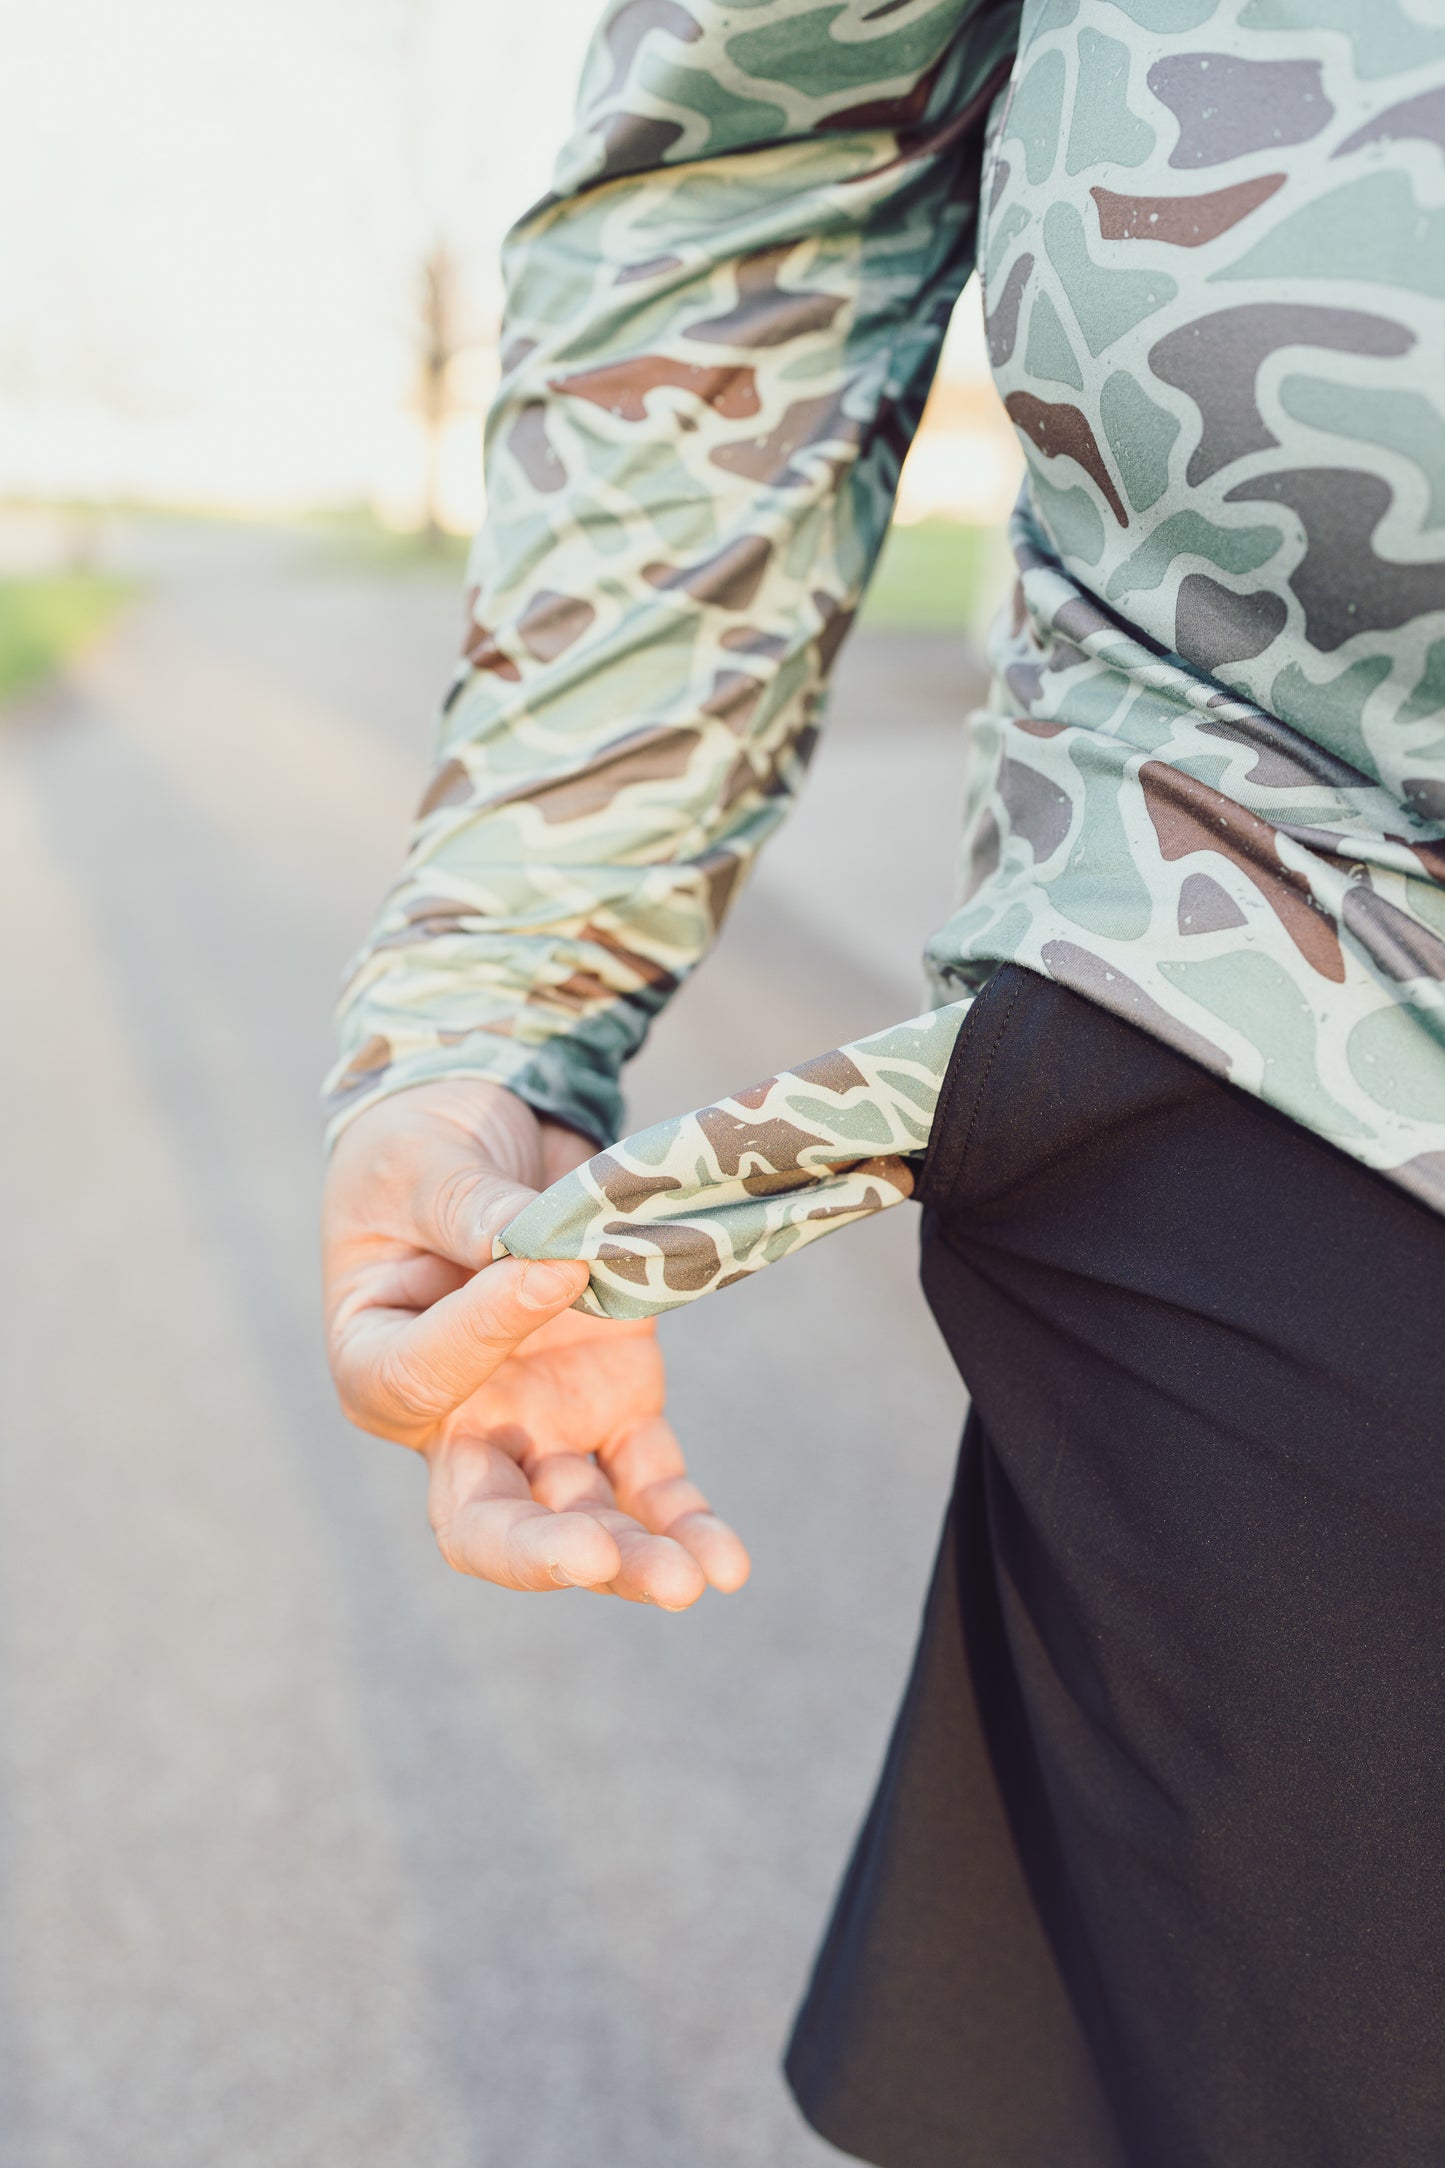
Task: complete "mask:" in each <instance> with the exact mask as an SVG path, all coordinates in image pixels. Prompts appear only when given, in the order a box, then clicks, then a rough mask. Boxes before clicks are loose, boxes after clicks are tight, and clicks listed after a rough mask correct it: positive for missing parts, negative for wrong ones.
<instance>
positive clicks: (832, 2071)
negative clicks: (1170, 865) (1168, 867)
mask: <svg viewBox="0 0 1445 2168" xmlns="http://www.w3.org/2000/svg"><path fill="white" fill-rule="evenodd" d="M922 1194H923V1201H924V1208H925V1211H924V1223H923V1279H924V1285H925V1288H926V1290H927V1293H928V1298H929V1301H930V1302H931V1304H932V1306H933V1310H934V1313H935V1315H936V1317H937V1319H938V1322H939V1324H940V1326H941V1328H942V1330H943V1332H944V1334H945V1336H946V1338H947V1340H948V1343H949V1346H950V1348H951V1349H952V1351H953V1354H954V1356H955V1358H956V1360H957V1362H958V1365H959V1368H960V1370H961V1371H962V1373H963V1376H964V1378H965V1380H966V1381H967V1384H968V1386H969V1389H970V1393H971V1396H972V1414H971V1416H970V1418H969V1423H968V1428H967V1430H966V1432H965V1435H964V1444H963V1453H962V1458H961V1461H960V1466H959V1476H958V1485H957V1489H956V1491H955V1494H954V1498H953V1501H952V1504H951V1506H950V1509H949V1514H948V1520H947V1524H946V1527H945V1530H944V1536H943V1542H942V1547H941V1550H940V1554H939V1559H938V1564H937V1567H936V1570H935V1575H934V1581H933V1586H932V1589H931V1591H930V1594H929V1598H928V1606H927V1612H926V1616H925V1622H924V1628H923V1635H922V1640H921V1642H920V1646H919V1650H918V1655H917V1658H916V1662H915V1667H914V1671H913V1676H912V1679H911V1682H910V1684H909V1688H908V1692H907V1696H906V1698H905V1701H904V1705H903V1708H902V1711H901V1713H900V1715H899V1719H898V1724H897V1728H896V1730H895V1733H894V1737H893V1741H892V1744H891V1747H890V1749H889V1754H888V1760H887V1763H886V1766H885V1769H884V1772H883V1776H882V1779H881V1781H880V1785H879V1789H878V1793H877V1796H876V1798H875V1800H874V1803H873V1806H872V1809H871V1812H870V1814H869V1816H868V1820H867V1823H866V1825H865V1827H864V1829H863V1832H862V1835H861V1836H860V1838H859V1841H858V1846H857V1850H856V1852H855V1855H854V1858H853V1861H852V1864H851V1866H850V1867H849V1869H848V1873H847V1876H846V1879H845V1881H844V1884H843V1888H842V1891H841V1893H840V1896H839V1899H838V1905H837V1910H836V1913H835V1916H834V1919H833V1922H832V1925H831V1927H830V1930H829V1933H828V1936H827V1940H826V1942H825V1944H824V1947H823V1950H822V1952H821V1954H820V1956H819V1959H818V1964H817V1969H816V1971H815V1974H814V1978H813V1981H812V1985H811V1987H810V1989H809V1993H808V1996H807V1999H806V2001H805V2004H804V2006H803V2009H802V2011H801V2013H800V2015H799V2018H798V2022H797V2028H796V2031H795V2034H794V2037H793V2041H792V2045H791V2048H790V2050H789V2055H788V2064H787V2068H788V2075H789V2079H790V2081H791V2083H792V2086H793V2089H794V2091H795V2093H796V2095H797V2098H798V2101H799V2103H800V2105H801V2107H802V2109H803V2112H804V2114H805V2115H806V2116H807V2117H808V2118H809V2120H810V2121H811V2122H812V2123H813V2124H814V2125H815V2127H816V2128H817V2129H818V2130H819V2131H820V2132H821V2133H822V2135H823V2136H824V2137H826V2138H828V2139H830V2140H831V2141H832V2142H833V2144H835V2145H837V2146H841V2147H842V2148H843V2149H844V2150H845V2151H847V2152H850V2153H854V2154H857V2155H859V2156H861V2157H862V2158H863V2159H864V2160H867V2161H872V2162H876V2163H880V2164H882V2168H1440V2164H1441V2163H1445V1541H1442V1535H1445V1220H1442V1219H1441V1218H1439V1217H1437V1216H1436V1215H1435V1214H1433V1213H1432V1212H1430V1211H1429V1210H1428V1209H1427V1208H1426V1207H1425V1206H1424V1205H1422V1204H1420V1203H1418V1202H1417V1201H1415V1200H1414V1199H1413V1198H1412V1197H1410V1196H1409V1195H1407V1194H1406V1193H1405V1192H1404V1191H1402V1190H1400V1189H1397V1188H1396V1187H1394V1186H1393V1185H1392V1184H1390V1183H1389V1182H1388V1181H1386V1180H1385V1179H1384V1178H1383V1177H1381V1176H1379V1175H1376V1174H1373V1173H1371V1172H1370V1171H1369V1170H1368V1169H1366V1168H1364V1167H1361V1166H1359V1165H1358V1164H1356V1163H1355V1162H1354V1161H1353V1160H1350V1159H1348V1158H1346V1157H1345V1156H1344V1155H1343V1154H1341V1153H1339V1152H1337V1151H1335V1150H1334V1149H1332V1148H1331V1147H1330V1146H1329V1145H1327V1144H1325V1143H1323V1142H1321V1141H1320V1140H1319V1139H1318V1138H1316V1137H1314V1136H1311V1135H1310V1134H1309V1133H1308V1132H1307V1131H1305V1130H1304V1129H1301V1128H1299V1127H1297V1126H1296V1125H1295V1124H1294V1123H1292V1122H1290V1121H1288V1120H1286V1119H1285V1118H1284V1117H1282V1116H1280V1115H1277V1114H1275V1113H1274V1112H1273V1111H1272V1110H1270V1109H1269V1108H1267V1107H1265V1106H1264V1105H1263V1104H1262V1103H1260V1102H1259V1101H1258V1100H1255V1099H1253V1098H1251V1097H1249V1096H1247V1095H1246V1094H1245V1093H1243V1092H1240V1091H1238V1090H1236V1089H1234V1088H1233V1087H1232V1086H1230V1085H1228V1084H1225V1083H1221V1082H1220V1081H1218V1080H1217V1079H1216V1078H1214V1077H1212V1076H1209V1075H1207V1074H1206V1073H1205V1072H1204V1071H1203V1070H1201V1069H1199V1068H1197V1067H1196V1066H1195V1065H1194V1064H1192V1063H1191V1062H1189V1061H1187V1060H1185V1059H1184V1058H1183V1057H1182V1056H1181V1055H1178V1054H1176V1053H1174V1052H1173V1051H1172V1050H1171V1049H1170V1048H1168V1047H1166V1046H1164V1045H1162V1044H1160V1043H1158V1042H1157V1041H1155V1040H1153V1039H1150V1038H1148V1037H1146V1036H1144V1035H1143V1034H1142V1033H1140V1032H1139V1031H1137V1030H1136V1029H1134V1028H1133V1027H1132V1026H1131V1025H1128V1024H1125V1023H1122V1022H1120V1021H1119V1020H1118V1019H1117V1018H1115V1017H1114V1016H1112V1015H1110V1014H1108V1013H1107V1012H1105V1011H1104V1010H1101V1009H1098V1008H1096V1007H1094V1006H1092V1005H1091V1004H1090V1003H1088V1002H1086V1001H1084V1000H1082V999H1080V998H1079V997H1078V996H1077V995H1075V994H1072V993H1070V992H1068V991H1067V990H1065V989H1064V988H1062V987H1059V986H1056V985H1054V984H1052V983H1051V982H1049V981H1046V980H1044V979H1041V978H1038V977H1036V976H1035V975H1033V974H1032V973H1029V972H1027V971H1024V970H1022V969H1020V968H1018V967H1017V966H1009V967H1007V968H1006V969H1004V970H1003V971H1001V972H1000V973H999V974H998V975H997V977H996V978H995V979H993V980H992V981H991V982H990V984H989V986H988V987H987V988H986V990H985V992H984V993H983V995H982V996H981V997H980V998H979V1000H978V1001H977V1002H976V1003H975V1005H974V1008H973V1010H972V1011H971V1013H970V1016H969V1018H968V1021H967V1023H966V1025H965V1029H964V1032H963V1035H962V1037H961V1039H960V1042H959V1046H958V1049H957V1052H956V1054H955V1057H954V1061H953V1065H952V1069H951V1071H950V1075H949V1078H948V1082H947V1084H946V1086H945V1091H944V1098H943V1102H942V1105H941V1107H940V1112H939V1118H938V1122H937V1124H936V1126H935V1130H934V1141H933V1143H932V1145H931V1147H930V1151H929V1158H928V1162H927V1166H926V1168H925V1173H924V1180H923V1186H922Z"/></svg>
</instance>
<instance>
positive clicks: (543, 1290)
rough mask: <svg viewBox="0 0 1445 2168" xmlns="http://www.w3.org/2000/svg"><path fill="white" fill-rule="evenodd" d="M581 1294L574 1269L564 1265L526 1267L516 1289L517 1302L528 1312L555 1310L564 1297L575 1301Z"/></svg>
mask: <svg viewBox="0 0 1445 2168" xmlns="http://www.w3.org/2000/svg"><path fill="white" fill-rule="evenodd" d="M581 1292H582V1290H581V1288H580V1287H579V1285H578V1283H577V1273H576V1270H575V1268H573V1269H569V1268H568V1267H567V1266H565V1265H528V1267H527V1269H526V1271H525V1272H524V1273H523V1274H522V1284H521V1286H520V1287H519V1288H518V1289H517V1300H518V1302H520V1303H522V1304H523V1305H524V1306H525V1307H526V1308H527V1309H529V1310H551V1309H555V1308H556V1306H557V1304H558V1303H559V1302H561V1301H562V1300H563V1298H564V1296H570V1298H571V1299H572V1301H574V1302H575V1301H576V1299H577V1297H578V1295H579V1294H580V1293H581Z"/></svg>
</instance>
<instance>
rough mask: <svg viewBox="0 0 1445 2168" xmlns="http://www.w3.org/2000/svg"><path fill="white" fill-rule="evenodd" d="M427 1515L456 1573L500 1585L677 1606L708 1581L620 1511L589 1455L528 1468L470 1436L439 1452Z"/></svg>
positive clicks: (559, 1456) (683, 1555) (550, 1459)
mask: <svg viewBox="0 0 1445 2168" xmlns="http://www.w3.org/2000/svg"><path fill="white" fill-rule="evenodd" d="M437 1462H438V1465H437V1467H436V1468H435V1469H434V1473H433V1485H432V1520H433V1526H434V1527H435V1529H436V1534H437V1541H438V1543H439V1545H440V1546H441V1550H442V1555H443V1557H444V1558H445V1559H446V1560H447V1563H448V1564H449V1565H450V1566H453V1567H454V1568H455V1569H456V1570H457V1571H458V1572H459V1573H470V1574H474V1575H476V1576H477V1578H478V1579H480V1580H484V1581H495V1582H498V1583H500V1585H501V1586H502V1587H504V1588H519V1589H548V1588H566V1587H574V1588H578V1587H580V1588H606V1589H608V1590H610V1592H611V1593H612V1594H613V1595H617V1596H621V1597H624V1598H625V1599H626V1600H627V1601H629V1602H632V1603H653V1604H657V1605H658V1606H659V1607H660V1608H661V1609H663V1610H665V1611H682V1610H685V1609H686V1608H687V1607H688V1605H689V1604H693V1603H696V1601H697V1599H698V1597H699V1596H700V1595H701V1594H702V1593H703V1589H704V1587H705V1586H706V1583H705V1581H704V1579H703V1576H702V1573H701V1571H700V1570H699V1568H698V1566H697V1564H696V1562H695V1561H694V1560H693V1559H692V1558H691V1557H689V1555H688V1553H687V1552H686V1551H685V1550H684V1549H683V1548H682V1547H681V1546H680V1545H679V1544H677V1543H671V1542H669V1541H668V1540H667V1538H666V1537H665V1536H657V1535H652V1534H649V1532H648V1531H647V1530H646V1529H645V1528H641V1527H639V1526H638V1524H637V1522H636V1521H635V1520H633V1519H631V1518H630V1516H629V1515H627V1514H625V1513H623V1512H621V1511H619V1509H618V1507H617V1505H616V1503H615V1501H614V1499H613V1496H612V1490H611V1487H610V1485H609V1484H608V1482H607V1479H606V1477H605V1476H604V1475H603V1473H602V1471H601V1469H600V1468H599V1467H598V1466H597V1464H596V1462H595V1461H592V1460H589V1459H586V1458H584V1457H583V1456H582V1455H581V1454H578V1453H553V1454H550V1455H548V1456H547V1457H546V1458H545V1459H542V1460H540V1461H537V1462H536V1463H535V1464H534V1465H532V1467H531V1468H530V1471H529V1475H530V1481H529V1476H528V1475H524V1474H523V1472H522V1469H521V1468H520V1467H519V1466H518V1464H517V1462H516V1461H515V1460H514V1459H513V1458H512V1456H511V1455H510V1454H509V1453H507V1452H506V1451H504V1449H503V1448H502V1447H501V1446H498V1445H494V1444H491V1443H489V1442H487V1441H485V1440H477V1441H467V1442H466V1443H465V1444H463V1445H459V1446H455V1447H452V1448H450V1449H447V1450H444V1451H443V1452H442V1453H440V1454H439V1455H438V1456H437Z"/></svg>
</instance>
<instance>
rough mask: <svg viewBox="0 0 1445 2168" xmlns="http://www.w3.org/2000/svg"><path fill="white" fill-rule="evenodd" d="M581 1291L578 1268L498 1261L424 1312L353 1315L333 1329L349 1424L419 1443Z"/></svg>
mask: <svg viewBox="0 0 1445 2168" xmlns="http://www.w3.org/2000/svg"><path fill="white" fill-rule="evenodd" d="M586 1284H587V1267H586V1266H585V1265H583V1264H570V1263H569V1264H533V1263H530V1262H525V1261H523V1260H522V1259H520V1258H510V1257H508V1258H502V1259H500V1260H499V1261H498V1262H497V1263H496V1264H495V1265H488V1266H487V1267H486V1268H485V1270H483V1271H481V1272H478V1273H476V1274H475V1275H474V1276H473V1277H472V1278H471V1279H470V1280H468V1281H467V1282H466V1284H465V1286H463V1287H459V1288H458V1289H457V1290H456V1291H455V1293H453V1294H450V1295H444V1296H442V1298H441V1300H440V1301H438V1302H434V1303H433V1304H432V1306H431V1308H430V1309H428V1310H423V1311H422V1312H421V1314H420V1315H419V1316H418V1315H414V1314H413V1313H412V1312H410V1311H406V1310H395V1309H382V1308H376V1309H371V1308H367V1307H364V1306H363V1307H358V1308H355V1309H353V1310H352V1312H351V1313H350V1315H349V1316H348V1315H344V1314H343V1315H342V1316H341V1317H340V1318H339V1319H338V1321H337V1338H336V1346H335V1350H334V1355H333V1365H332V1367H333V1372H334V1375H335V1378H336V1383H337V1387H338V1390H339V1391H340V1394H341V1399H342V1404H343V1405H344V1407H345V1408H346V1411H347V1413H348V1415H350V1416H351V1418H352V1420H353V1422H358V1423H361V1424H362V1425H363V1426H364V1427H365V1428H367V1429H370V1430H378V1431H380V1432H381V1433H382V1435H383V1436H386V1437H391V1438H397V1439H400V1440H401V1441H402V1442H403V1443H407V1444H411V1443H420V1442H421V1441H422V1440H423V1439H424V1438H426V1437H427V1436H429V1435H430V1433H431V1431H432V1430H433V1429H434V1428H435V1426H436V1425H437V1423H439V1422H440V1421H441V1420H442V1418H443V1417H445V1416H447V1415H449V1414H451V1412H452V1410H453V1409H455V1408H459V1407H460V1406H461V1404H462V1402H463V1401H464V1400H466V1399H468V1398H469V1397H470V1396H471V1395H472V1394H473V1393H475V1392H477V1391H478V1390H479V1389H480V1387H481V1386H483V1385H485V1383H486V1381H487V1379H488V1378H489V1377H490V1376H491V1375H492V1373H493V1371H494V1370H496V1369H497V1368H499V1366H500V1365H501V1364H502V1363H504V1362H505V1361H506V1360H507V1358H508V1357H509V1356H510V1355H513V1354H515V1353H516V1351H517V1349H518V1348H519V1347H520V1346H521V1344H522V1342H523V1341H524V1340H526V1339H527V1337H528V1336H529V1334H531V1333H534V1332H535V1331H536V1330H537V1328H538V1326H539V1325H544V1324H546V1323H547V1321H548V1320H549V1319H550V1318H554V1317H559V1316H560V1315H561V1313H562V1312H563V1311H564V1310H566V1309H568V1308H569V1307H570V1306H571V1305H572V1304H573V1303H574V1302H575V1301H576V1300H577V1297H578V1296H579V1295H580V1294H581V1292H582V1290H583V1288H584V1287H585V1286H586Z"/></svg>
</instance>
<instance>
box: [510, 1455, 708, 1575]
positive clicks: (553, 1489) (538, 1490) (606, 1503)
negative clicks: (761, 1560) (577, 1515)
mask: <svg viewBox="0 0 1445 2168" xmlns="http://www.w3.org/2000/svg"><path fill="white" fill-rule="evenodd" d="M527 1478H528V1480H529V1482H530V1483H531V1486H532V1496H533V1497H534V1498H536V1499H539V1500H540V1501H541V1502H542V1503H543V1504H544V1505H547V1506H550V1507H551V1508H552V1510H553V1511H554V1512H557V1513H564V1512H568V1511H570V1510H574V1509H582V1510H585V1511H587V1512H589V1513H591V1514H592V1515H593V1516H594V1518H595V1519H596V1520H597V1522H598V1524H599V1526H600V1527H602V1528H605V1529H606V1530H607V1533H608V1534H609V1535H610V1536H611V1537H612V1540H613V1542H614V1543H615V1544H616V1545H617V1551H618V1559H619V1564H618V1568H617V1571H616V1573H615V1574H614V1575H613V1576H612V1579H611V1581H610V1582H609V1584H608V1586H609V1588H610V1590H611V1592H612V1594H613V1595H614V1596H622V1597H625V1598H626V1600H627V1601H628V1602H629V1603H655V1604H657V1605H659V1606H660V1607H661V1609H662V1610H664V1611H685V1610H686V1609H687V1607H688V1606H689V1604H694V1603H696V1602H697V1599H698V1597H699V1596H701V1594H702V1593H703V1590H704V1589H705V1588H706V1586H707V1583H706V1580H705V1579H704V1576H703V1574H702V1573H701V1572H700V1571H699V1568H698V1565H697V1562H696V1561H695V1560H694V1559H693V1558H692V1557H691V1556H689V1554H688V1551H687V1550H686V1548H685V1547H684V1546H683V1545H681V1544H679V1543H676V1542H673V1541H670V1540H669V1539H668V1537H667V1536H666V1535H665V1534H661V1533H656V1532H653V1531H651V1530H649V1529H648V1528H645V1527H643V1526H642V1525H640V1523H639V1522H638V1521H637V1519H636V1518H635V1517H634V1516H633V1515H632V1514H631V1513H628V1512H624V1511H623V1510H622V1509H621V1507H620V1505H619V1502H618V1500H617V1498H616V1496H615V1495H614V1492H613V1489H612V1485H611V1484H610V1483H609V1482H608V1480H607V1477H606V1476H605V1475H604V1474H603V1472H602V1470H601V1468H600V1467H599V1466H598V1464H597V1462H596V1461H595V1460H591V1459H588V1458H586V1457H585V1456H584V1455H582V1454H580V1453H549V1454H547V1455H546V1456H545V1457H544V1458H542V1459H540V1460H531V1461H528V1463H527Z"/></svg>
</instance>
